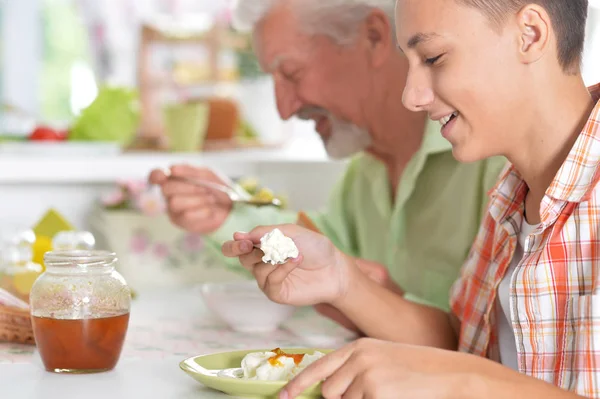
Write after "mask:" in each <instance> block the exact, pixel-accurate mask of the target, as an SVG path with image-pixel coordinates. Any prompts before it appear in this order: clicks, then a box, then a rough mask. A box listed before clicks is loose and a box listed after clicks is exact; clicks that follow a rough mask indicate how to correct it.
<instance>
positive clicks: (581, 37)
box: [457, 0, 588, 73]
mask: <svg viewBox="0 0 600 399" xmlns="http://www.w3.org/2000/svg"><path fill="white" fill-rule="evenodd" d="M457 1H458V2H459V3H461V4H465V5H467V6H470V7H474V8H477V9H479V10H481V11H482V12H483V13H484V14H485V15H486V16H487V17H488V18H490V20H491V21H492V22H493V23H494V24H496V25H498V26H501V24H502V23H503V22H505V21H506V17H507V16H508V15H509V14H511V13H517V12H518V11H519V10H520V9H521V8H523V7H524V6H526V5H527V4H538V5H540V6H541V7H543V8H544V9H545V10H546V11H547V12H548V15H550V19H551V22H552V25H553V27H554V32H555V34H556V38H557V42H558V61H559V63H560V65H561V67H562V68H563V70H564V71H565V72H566V73H575V72H578V71H579V67H580V65H581V60H582V56H583V44H584V41H585V23H586V19H587V12H588V0H457Z"/></svg>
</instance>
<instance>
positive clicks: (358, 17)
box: [233, 0, 395, 45]
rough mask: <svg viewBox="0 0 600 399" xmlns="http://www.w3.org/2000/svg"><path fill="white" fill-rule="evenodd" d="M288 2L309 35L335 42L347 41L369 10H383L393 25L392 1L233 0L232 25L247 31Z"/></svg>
mask: <svg viewBox="0 0 600 399" xmlns="http://www.w3.org/2000/svg"><path fill="white" fill-rule="evenodd" d="M282 3H285V4H286V5H290V6H291V7H293V8H292V10H293V11H294V12H295V13H296V15H297V16H298V18H299V19H300V21H301V23H302V25H303V27H304V30H305V32H306V33H307V34H310V35H319V34H321V35H326V36H329V37H330V38H332V39H333V40H334V41H335V42H337V43H339V44H341V45H344V44H350V43H351V42H352V41H353V40H354V38H355V36H356V33H357V32H358V29H357V28H358V26H359V25H360V23H361V22H363V21H364V19H365V18H366V17H367V16H368V15H369V13H370V12H371V11H373V9H379V10H381V11H383V12H384V13H385V14H386V15H387V16H388V18H389V20H390V24H391V26H392V29H393V28H394V10H395V0H236V1H235V3H234V9H233V25H234V28H235V29H237V30H240V31H246V32H247V31H251V30H253V29H254V28H255V27H256V24H258V23H259V22H260V21H261V20H262V19H263V18H264V17H265V16H266V15H267V14H268V13H269V12H270V11H271V10H272V9H273V7H275V6H276V5H278V4H282Z"/></svg>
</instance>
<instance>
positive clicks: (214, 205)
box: [149, 165, 232, 234]
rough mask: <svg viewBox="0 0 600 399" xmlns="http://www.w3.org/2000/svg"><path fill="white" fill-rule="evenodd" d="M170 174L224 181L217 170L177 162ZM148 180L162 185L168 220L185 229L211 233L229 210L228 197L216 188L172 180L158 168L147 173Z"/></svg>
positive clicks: (217, 181) (219, 182)
mask: <svg viewBox="0 0 600 399" xmlns="http://www.w3.org/2000/svg"><path fill="white" fill-rule="evenodd" d="M170 174H171V176H174V177H186V178H191V179H196V180H206V181H209V182H212V183H218V184H226V183H225V182H224V181H223V180H221V178H220V177H219V176H217V174H215V173H214V172H213V171H211V170H210V169H205V168H196V167H193V166H188V165H178V166H173V167H172V168H171V171H170ZM149 181H150V183H152V184H157V185H159V186H160V187H161V190H162V193H163V195H164V196H165V199H166V202H167V213H168V215H169V218H170V219H171V221H172V222H173V223H174V224H175V225H177V226H179V227H181V228H183V229H185V230H187V231H190V232H194V233H201V234H209V233H212V232H213V231H215V230H217V229H218V228H219V227H221V225H223V223H224V222H225V220H226V219H227V217H228V216H229V213H230V212H231V208H232V203H231V200H230V199H229V197H227V195H225V194H223V193H221V192H219V191H216V190H211V189H209V188H204V187H199V186H196V185H194V184H190V183H186V182H183V181H180V180H171V179H169V176H167V174H166V173H165V172H164V171H163V170H160V169H156V170H153V171H152V173H150V176H149Z"/></svg>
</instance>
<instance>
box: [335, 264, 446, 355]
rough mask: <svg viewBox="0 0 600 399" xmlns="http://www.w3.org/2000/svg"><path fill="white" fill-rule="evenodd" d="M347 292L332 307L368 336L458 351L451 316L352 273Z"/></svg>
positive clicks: (354, 272)
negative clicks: (410, 300)
mask: <svg viewBox="0 0 600 399" xmlns="http://www.w3.org/2000/svg"><path fill="white" fill-rule="evenodd" d="M350 274H351V276H350V277H349V289H348V293H347V294H346V295H344V297H343V298H341V299H340V300H339V301H336V303H334V304H333V305H334V306H335V307H337V308H338V309H339V310H340V311H341V312H342V313H344V315H346V317H348V318H349V319H350V320H351V321H352V322H353V323H354V324H355V325H356V326H357V327H358V329H360V331H362V332H363V333H364V334H365V335H367V336H369V337H373V338H378V339H383V340H388V341H394V342H401V343H406V344H412V345H424V346H432V347H437V348H442V349H450V350H455V349H456V347H457V339H456V335H455V333H454V329H453V328H452V325H451V323H450V315H449V314H448V313H446V312H444V311H442V310H439V309H436V308H433V307H429V306H425V305H419V304H416V303H413V302H409V301H407V300H405V299H404V298H402V297H401V296H400V295H398V294H396V293H394V292H392V291H390V290H388V289H386V288H384V287H381V286H380V285H379V284H377V283H376V282H374V281H372V280H371V279H369V278H367V277H366V276H363V275H361V274H360V272H359V271H358V270H353V271H352V272H351V273H350Z"/></svg>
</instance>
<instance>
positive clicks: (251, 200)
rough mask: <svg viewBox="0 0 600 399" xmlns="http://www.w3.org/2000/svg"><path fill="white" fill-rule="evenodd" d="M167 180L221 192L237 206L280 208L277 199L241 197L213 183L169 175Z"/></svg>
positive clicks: (279, 202)
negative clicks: (237, 204)
mask: <svg viewBox="0 0 600 399" xmlns="http://www.w3.org/2000/svg"><path fill="white" fill-rule="evenodd" d="M169 179H172V180H179V181H183V182H185V183H189V184H193V185H196V186H200V187H206V188H211V189H213V190H218V191H221V192H222V193H225V194H226V195H227V196H228V197H229V199H230V200H231V202H236V203H239V204H247V205H253V206H257V207H262V206H275V207H278V208H279V207H281V201H280V200H278V199H277V198H273V199H272V200H261V199H257V198H253V197H251V196H250V195H249V194H247V195H243V194H242V193H240V192H239V191H238V190H234V189H233V188H232V187H229V186H226V185H223V184H218V183H213V182H210V181H206V180H196V179H192V178H189V177H181V176H173V175H170V176H169Z"/></svg>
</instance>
